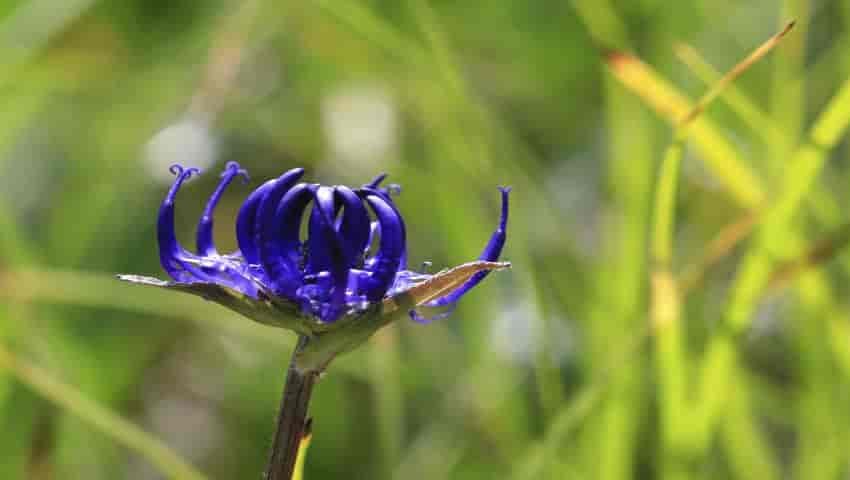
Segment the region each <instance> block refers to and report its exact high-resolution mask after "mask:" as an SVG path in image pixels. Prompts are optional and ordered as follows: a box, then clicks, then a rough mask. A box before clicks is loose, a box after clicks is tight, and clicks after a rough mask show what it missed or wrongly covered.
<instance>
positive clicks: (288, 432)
mask: <svg viewBox="0 0 850 480" xmlns="http://www.w3.org/2000/svg"><path fill="white" fill-rule="evenodd" d="M309 343H310V337H307V336H304V335H302V336H300V337H298V344H297V345H296V346H295V351H294V352H293V353H292V360H291V361H290V363H289V370H288V371H287V373H286V384H285V385H284V387H283V398H282V399H281V401H280V412H279V413H278V417H277V429H276V430H275V434H274V441H273V443H272V448H271V456H270V458H269V463H268V467H267V468H266V475H265V479H266V480H291V479H292V473H293V471H294V470H295V463H296V460H297V459H298V448H299V446H300V445H301V438H302V437H303V436H304V433H305V429H306V425H307V410H308V409H309V406H310V397H311V395H312V393H313V386H314V385H315V384H316V381H317V380H318V379H319V373H320V371H318V370H301V369H299V368H298V367H297V366H296V361H295V359H296V357H297V356H298V354H299V353H300V352H301V351H302V350H304V348H306V347H307V345H308V344H309Z"/></svg>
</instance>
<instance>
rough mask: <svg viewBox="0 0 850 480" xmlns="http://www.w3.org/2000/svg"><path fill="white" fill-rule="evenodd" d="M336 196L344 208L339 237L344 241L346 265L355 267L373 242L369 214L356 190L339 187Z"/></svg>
mask: <svg viewBox="0 0 850 480" xmlns="http://www.w3.org/2000/svg"><path fill="white" fill-rule="evenodd" d="M336 194H337V196H339V198H340V200H341V202H342V205H343V206H344V208H343V210H342V216H341V217H340V222H339V227H338V231H339V236H340V237H341V238H343V239H344V242H343V249H344V251H345V263H346V265H348V267H354V266H357V264H358V263H359V259H361V258H362V257H364V256H365V255H366V254H365V251H366V250H367V249H368V248H369V244H370V243H371V241H372V237H371V233H372V232H371V226H370V222H369V212H368V211H367V210H366V207H365V206H364V205H363V200H361V199H360V197H359V196H357V193H355V192H354V190H352V189H350V188H348V187H344V186H338V187H336ZM376 225H377V224H376Z"/></svg>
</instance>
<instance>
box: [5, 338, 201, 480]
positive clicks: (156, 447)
mask: <svg viewBox="0 0 850 480" xmlns="http://www.w3.org/2000/svg"><path fill="white" fill-rule="evenodd" d="M0 369H3V370H5V371H6V372H8V373H10V374H12V375H13V376H14V377H15V378H17V379H18V380H19V381H21V382H22V383H24V384H25V385H27V386H29V387H30V388H32V389H33V390H34V391H35V392H37V393H38V394H39V395H41V396H43V397H44V398H46V399H48V400H50V401H51V402H53V403H55V404H56V405H57V406H59V407H61V408H62V409H64V410H66V411H67V412H69V413H71V414H73V415H75V416H77V417H79V418H80V419H82V420H83V421H85V422H86V423H88V424H89V425H91V426H92V427H94V428H96V429H98V430H100V431H101V432H102V433H103V434H105V435H107V436H110V437H112V438H113V439H114V440H115V441H117V442H119V443H121V444H122V445H124V446H126V447H127V448H129V449H130V450H132V451H134V452H136V453H138V454H139V455H141V456H143V457H144V458H146V459H147V460H148V461H149V462H151V464H153V465H154V466H156V467H157V469H159V470H160V471H161V472H162V474H163V475H165V476H166V477H168V478H179V479H194V480H203V479H205V478H206V477H205V476H204V475H203V474H202V473H201V472H199V471H198V470H196V469H195V468H194V467H192V466H191V465H189V464H188V463H186V462H185V461H184V460H183V459H181V458H180V457H179V456H178V455H177V454H176V453H174V451H172V450H171V449H169V448H168V447H167V446H166V445H163V444H162V443H161V442H160V441H159V440H157V439H156V438H155V437H153V436H151V435H150V434H148V433H147V432H145V431H144V430H142V429H141V428H139V427H138V426H136V425H134V424H133V423H131V422H130V421H128V420H126V419H124V418H122V417H120V416H118V415H116V414H115V413H113V412H111V411H110V410H108V409H107V408H105V407H103V406H102V405H99V404H97V403H95V402H94V401H92V400H91V399H89V398H87V397H86V396H85V395H83V394H82V393H81V392H79V391H77V390H76V389H74V388H73V387H72V386H70V385H67V384H65V383H63V382H61V381H60V380H58V379H56V378H54V377H52V376H51V375H50V374H49V373H48V372H46V371H44V370H42V369H40V368H38V367H36V366H35V365H31V364H29V363H28V362H26V361H24V360H22V359H20V358H18V357H17V356H15V355H14V354H13V353H12V352H11V351H9V350H7V349H6V348H5V347H4V346H2V345H0Z"/></svg>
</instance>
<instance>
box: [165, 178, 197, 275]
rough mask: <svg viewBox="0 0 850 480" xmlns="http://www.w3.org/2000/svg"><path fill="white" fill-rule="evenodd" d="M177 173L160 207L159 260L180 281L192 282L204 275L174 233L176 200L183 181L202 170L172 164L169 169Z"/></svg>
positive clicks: (169, 273)
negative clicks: (191, 261)
mask: <svg viewBox="0 0 850 480" xmlns="http://www.w3.org/2000/svg"><path fill="white" fill-rule="evenodd" d="M169 170H170V171H171V173H173V174H174V175H176V177H177V178H175V180H174V183H173V184H172V185H171V188H170V189H169V190H168V194H167V195H166V196H165V200H163V201H162V205H161V206H160V207H159V218H158V219H157V240H158V241H159V260H160V263H161V264H162V268H164V269H165V271H166V272H167V273H168V275H170V276H171V278H173V279H174V280H176V281H178V282H191V281H196V280H199V279H201V278H203V277H204V275H203V272H201V271H200V269H199V268H197V267H196V266H194V265H193V264H192V263H190V262H186V260H187V259H188V258H190V257H192V255H191V254H190V253H189V252H188V251H187V250H186V249H184V248H183V246H182V245H180V242H179V241H178V240H177V235H176V234H175V233H174V200H175V198H176V197H177V192H179V191H180V187H182V186H183V182H185V181H186V180H189V179H190V178H192V175H199V174H200V173H201V171H200V170H199V169H197V168H185V169H184V168H183V167H182V166H181V165H172V166H171V168H170V169H169Z"/></svg>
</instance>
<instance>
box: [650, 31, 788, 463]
mask: <svg viewBox="0 0 850 480" xmlns="http://www.w3.org/2000/svg"><path fill="white" fill-rule="evenodd" d="M793 26H794V23H793V22H791V23H789V24H787V25H786V26H785V28H783V29H782V30H781V31H780V32H779V33H778V34H776V35H774V36H773V37H771V38H770V39H769V40H768V41H767V42H765V43H763V44H762V45H761V46H759V47H758V48H756V49H755V50H754V51H753V52H752V53H751V54H750V55H748V56H747V57H746V58H745V59H743V60H742V61H741V62H739V63H738V64H737V65H735V66H734V67H733V68H732V69H731V70H730V71H729V72H728V73H727V74H726V75H724V76H722V77H721V78H720V79H719V80H718V81H717V83H716V84H714V85H713V86H712V87H711V88H709V90H708V91H707V92H706V93H705V94H704V95H703V96H702V97H701V98H700V99H699V100H698V101H697V102H696V103H695V104H694V106H693V107H692V109H691V110H690V111H689V112H687V113H686V114H685V115H683V116H682V118H681V120H680V121H679V122H678V123H676V127H675V129H674V132H673V140H672V143H671V144H670V146H669V147H668V148H667V151H666V153H665V155H664V158H663V160H662V164H661V169H660V173H659V180H658V186H657V190H656V200H655V225H654V229H653V248H652V251H653V261H654V268H653V272H652V282H651V285H652V299H653V302H652V310H651V314H652V322H653V327H654V329H655V332H656V333H655V335H656V342H655V353H656V355H655V359H656V368H657V369H658V371H659V381H660V387H661V392H662V394H661V397H662V401H661V402H660V404H659V407H660V409H661V443H662V462H661V469H662V472H663V473H662V475H663V477H664V478H673V479H676V478H680V479H685V478H690V477H691V476H692V475H691V473H690V472H689V464H690V462H689V460H690V459H691V455H692V454H693V452H694V445H693V443H692V442H693V437H692V435H691V431H690V429H688V428H687V425H688V418H687V417H688V398H687V390H688V385H687V378H688V370H689V369H688V358H687V356H686V354H685V348H684V345H683V333H682V326H681V318H680V311H681V297H680V293H679V287H678V281H677V278H676V277H675V276H674V275H673V273H672V269H671V263H672V259H673V236H674V228H673V221H674V218H675V206H676V185H677V183H678V176H679V175H678V174H679V167H680V164H681V160H682V150H683V144H684V142H685V140H686V139H687V138H688V134H689V133H690V127H691V125H692V124H693V123H694V122H696V121H697V120H698V118H699V115H700V114H701V113H702V112H704V111H705V109H706V108H707V107H708V106H709V105H710V104H711V102H712V101H714V100H715V99H716V98H717V97H718V96H719V95H720V94H721V92H722V91H723V89H724V88H725V87H727V86H729V85H730V84H731V83H732V82H733V81H734V80H735V79H736V78H737V77H739V76H740V75H741V74H743V73H744V72H745V71H746V70H747V69H749V67H751V66H752V65H753V64H754V63H755V62H757V61H758V60H759V59H761V58H762V57H764V56H765V55H766V54H767V53H768V52H770V51H771V50H772V49H773V48H774V47H775V46H776V45H778V43H779V41H780V40H781V39H782V37H784V36H785V35H786V34H787V33H788V32H789V31H790V30H791V29H792V28H793Z"/></svg>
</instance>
